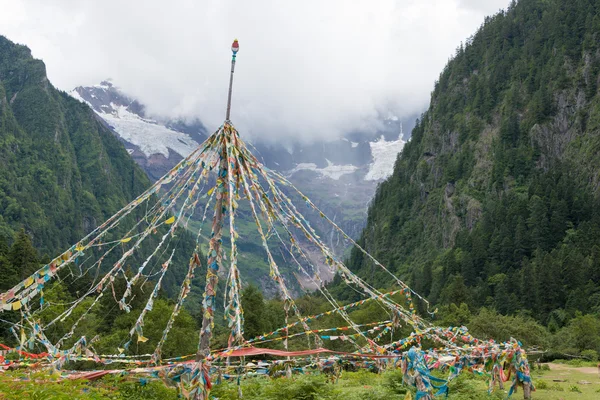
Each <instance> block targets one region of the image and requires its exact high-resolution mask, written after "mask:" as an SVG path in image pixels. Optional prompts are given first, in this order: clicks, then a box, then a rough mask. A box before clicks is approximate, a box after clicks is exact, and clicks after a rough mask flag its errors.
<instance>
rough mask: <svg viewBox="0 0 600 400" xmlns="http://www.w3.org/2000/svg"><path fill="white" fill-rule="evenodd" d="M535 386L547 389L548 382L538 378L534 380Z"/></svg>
mask: <svg viewBox="0 0 600 400" xmlns="http://www.w3.org/2000/svg"><path fill="white" fill-rule="evenodd" d="M535 388H536V389H540V390H545V389H548V382H546V381H542V380H539V381H537V382H535Z"/></svg>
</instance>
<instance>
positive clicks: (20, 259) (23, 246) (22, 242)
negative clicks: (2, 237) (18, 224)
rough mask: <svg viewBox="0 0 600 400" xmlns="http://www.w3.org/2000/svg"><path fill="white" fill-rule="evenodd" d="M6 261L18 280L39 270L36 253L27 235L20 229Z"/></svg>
mask: <svg viewBox="0 0 600 400" xmlns="http://www.w3.org/2000/svg"><path fill="white" fill-rule="evenodd" d="M8 260H9V262H10V263H11V264H12V268H13V269H14V270H15V271H16V273H17V276H18V278H19V281H20V280H23V279H25V278H27V277H28V276H29V275H31V274H32V273H34V272H35V271H36V270H37V269H38V268H39V258H38V253H37V250H36V249H35V247H33V244H32V243H31V239H30V238H29V235H27V234H26V233H25V230H24V229H21V230H20V231H19V233H17V235H16V237H15V240H14V242H13V244H12V246H11V248H10V250H9V252H8Z"/></svg>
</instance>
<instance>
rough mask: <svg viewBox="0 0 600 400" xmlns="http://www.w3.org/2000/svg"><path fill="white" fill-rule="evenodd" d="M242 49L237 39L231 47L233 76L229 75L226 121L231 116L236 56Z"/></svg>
mask: <svg viewBox="0 0 600 400" xmlns="http://www.w3.org/2000/svg"><path fill="white" fill-rule="evenodd" d="M239 49H240V45H239V43H238V40H237V39H235V40H234V41H233V44H232V45H231V52H232V53H233V55H232V56H231V74H230V75H229V96H228V97H227V114H226V115H225V121H229V115H230V113H231V90H232V87H233V72H234V70H235V56H236V55H237V52H238V50H239Z"/></svg>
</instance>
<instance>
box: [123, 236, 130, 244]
mask: <svg viewBox="0 0 600 400" xmlns="http://www.w3.org/2000/svg"><path fill="white" fill-rule="evenodd" d="M130 241H131V238H130V237H128V238H125V239H121V243H127V242H130Z"/></svg>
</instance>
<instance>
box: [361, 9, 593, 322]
mask: <svg viewBox="0 0 600 400" xmlns="http://www.w3.org/2000/svg"><path fill="white" fill-rule="evenodd" d="M599 12H600V3H598V2H597V1H593V0H572V1H559V0H548V1H540V0H521V1H519V2H518V3H517V2H513V3H512V4H511V5H510V6H509V8H508V9H507V11H505V12H500V13H499V14H497V15H495V16H493V17H490V18H487V19H486V21H485V23H484V24H483V25H482V26H481V28H480V29H479V30H478V32H477V33H476V34H475V35H474V36H473V37H471V38H469V39H468V40H467V42H466V43H465V44H464V45H462V44H461V46H460V47H459V48H458V49H457V51H456V55H455V56H454V57H453V58H452V60H451V61H450V62H449V63H448V64H447V66H446V67H445V69H444V70H443V72H442V73H441V75H440V77H439V81H437V82H436V84H435V89H434V91H433V93H432V96H431V104H430V107H429V109H428V110H427V111H426V112H425V113H424V114H423V115H422V117H421V118H420V120H419V121H418V124H417V126H416V127H415V128H414V130H413V132H412V139H411V140H410V142H409V143H408V144H407V145H406V146H405V147H404V150H403V152H402V153H401V155H400V156H399V158H398V160H397V162H396V166H395V170H394V173H393V175H392V176H391V177H390V178H389V179H388V180H387V181H385V182H384V183H383V184H381V185H380V187H379V188H378V191H377V194H376V197H375V199H374V200H373V203H372V205H371V208H370V211H369V217H368V225H367V227H366V229H365V230H364V232H363V234H362V238H361V240H360V242H361V244H362V245H364V246H365V248H366V249H367V250H368V251H370V252H371V254H374V255H375V256H376V258H378V259H379V260H380V261H381V262H383V263H384V264H385V265H387V266H389V267H390V268H391V269H392V270H394V271H397V272H399V273H401V274H402V275H403V276H404V277H405V278H407V279H408V280H409V281H410V282H411V284H412V286H413V287H414V289H416V290H417V291H419V292H421V293H423V294H425V295H426V296H428V297H429V299H430V300H431V301H432V302H433V303H436V304H449V303H457V304H460V303H462V302H464V303H467V304H469V305H471V306H473V307H481V306H487V307H493V308H495V309H496V310H498V311H499V312H501V313H505V314H511V313H516V312H518V311H527V312H529V313H531V314H532V315H533V316H534V317H535V318H537V319H538V320H540V321H541V322H543V323H546V324H550V325H551V326H561V325H562V324H564V323H565V322H566V321H567V320H568V319H569V317H571V316H573V315H574V314H575V312H576V311H581V312H584V313H586V312H598V311H600V201H599V196H600V95H599V94H598V78H599V75H598V72H599V71H600V45H599V43H600V42H599V40H600V14H599ZM349 263H350V265H351V268H353V269H354V270H355V271H360V273H361V274H362V275H364V276H367V277H369V278H370V279H371V280H372V281H373V282H374V283H376V284H377V285H378V286H385V285H386V276H385V275H383V274H380V273H379V272H378V271H377V269H376V268H374V267H373V266H372V265H371V264H370V263H369V262H368V261H367V260H366V258H364V257H363V256H362V254H361V253H360V252H358V251H355V252H353V253H352V255H351V258H350V262H349ZM349 295H350V294H349Z"/></svg>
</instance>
